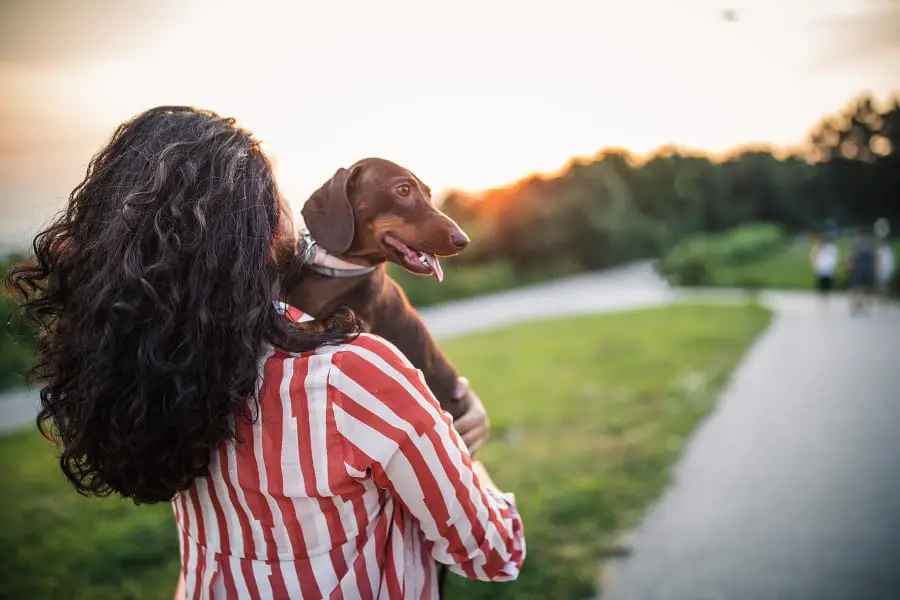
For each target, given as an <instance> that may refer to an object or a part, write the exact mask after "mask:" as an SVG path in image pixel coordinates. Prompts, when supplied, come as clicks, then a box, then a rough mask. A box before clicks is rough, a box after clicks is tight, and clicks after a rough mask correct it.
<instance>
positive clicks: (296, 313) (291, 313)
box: [274, 300, 315, 323]
mask: <svg viewBox="0 0 900 600" xmlns="http://www.w3.org/2000/svg"><path fill="white" fill-rule="evenodd" d="M274 304H275V310H276V311H277V312H278V314H279V315H283V316H284V317H286V318H288V319H289V320H291V321H293V322H294V323H305V322H307V321H315V318H314V317H313V316H312V315H308V314H306V313H305V312H303V311H302V310H300V309H299V308H297V307H296V306H291V305H290V304H288V303H287V302H282V301H281V300H275V301H274Z"/></svg>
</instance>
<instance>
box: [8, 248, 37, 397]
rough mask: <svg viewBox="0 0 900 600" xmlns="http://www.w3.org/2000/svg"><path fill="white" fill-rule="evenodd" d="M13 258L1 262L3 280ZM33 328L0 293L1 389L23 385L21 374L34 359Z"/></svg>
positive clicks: (14, 304) (23, 380) (9, 299)
mask: <svg viewBox="0 0 900 600" xmlns="http://www.w3.org/2000/svg"><path fill="white" fill-rule="evenodd" d="M11 266H12V259H8V260H6V261H0V275H2V279H3V280H5V279H6V276H7V274H8V273H9V269H10V267H11ZM34 342H35V332H34V329H33V328H32V327H31V326H29V325H27V324H26V323H25V322H24V320H23V319H22V317H21V315H19V314H17V312H16V303H15V302H14V301H13V300H12V299H11V298H10V297H9V296H7V295H6V294H5V293H2V292H0V390H3V389H7V388H11V387H18V386H21V385H24V383H25V379H24V377H23V373H24V372H25V371H26V370H27V369H28V367H29V366H30V365H31V359H32V357H33V356H34Z"/></svg>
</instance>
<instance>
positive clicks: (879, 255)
mask: <svg viewBox="0 0 900 600" xmlns="http://www.w3.org/2000/svg"><path fill="white" fill-rule="evenodd" d="M894 269H895V260H894V248H893V247H892V246H891V244H890V242H889V241H888V240H887V239H882V240H881V242H880V243H879V244H878V249H877V250H876V251H875V286H876V289H877V291H878V295H879V296H881V298H882V299H884V300H887V299H888V298H889V297H890V295H891V283H893V280H894Z"/></svg>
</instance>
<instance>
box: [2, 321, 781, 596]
mask: <svg viewBox="0 0 900 600" xmlns="http://www.w3.org/2000/svg"><path fill="white" fill-rule="evenodd" d="M769 318H770V315H769V313H768V311H766V310H765V309H763V308H760V307H758V306H749V305H748V306H692V305H684V306H675V307H670V308H664V309H653V310H642V311H637V312H631V313H625V314H618V315H606V316H592V317H579V318H573V319H564V320H558V321H549V322H544V323H539V324H532V325H520V326H515V327H510V328H508V329H503V330H500V331H495V332H491V333H485V334H481V335H476V336H471V337H467V338H462V339H458V340H453V341H450V342H448V343H447V344H446V345H445V346H446V348H447V351H448V352H449V354H450V356H451V358H452V359H453V361H454V362H455V363H456V364H457V365H458V366H459V367H460V370H461V372H463V373H465V374H466V375H467V376H469V378H470V379H471V380H472V382H473V386H474V387H475V389H476V390H477V391H478V392H479V394H480V395H481V396H482V398H483V400H484V401H485V403H486V404H487V406H488V408H489V410H490V413H491V418H492V421H493V427H494V440H492V442H491V443H490V444H488V446H486V447H485V448H484V450H483V451H482V454H481V456H480V458H482V459H483V460H484V461H485V463H486V464H487V465H488V466H489V468H490V470H491V472H492V474H493V476H494V478H495V480H496V481H497V483H498V484H499V485H500V486H501V487H504V488H507V489H508V490H509V491H513V492H515V493H516V496H517V498H518V501H519V505H520V510H521V512H522V515H523V518H524V520H525V530H526V535H527V540H528V559H527V561H526V565H525V568H524V570H523V572H522V574H521V577H520V579H519V581H517V582H516V583H511V584H490V585H488V584H479V583H473V582H465V581H463V580H461V579H458V578H456V577H451V578H450V582H449V583H450V585H449V590H448V592H449V594H448V596H449V597H450V598H453V599H457V598H458V599H463V598H466V599H468V598H476V599H477V598H534V599H538V598H540V599H546V598H553V599H557V598H559V599H568V598H574V599H583V598H587V597H590V596H591V595H592V593H593V586H594V583H595V579H596V574H597V572H598V564H599V562H600V561H601V560H602V559H603V558H604V557H605V556H608V555H609V554H610V553H611V552H614V551H615V543H614V539H615V536H616V534H618V533H620V532H622V531H624V530H627V529H628V528H629V527H631V526H633V525H634V524H635V523H636V522H637V520H638V519H639V518H640V516H641V515H642V514H643V512H644V510H645V509H646V507H647V505H648V504H649V503H650V502H651V501H652V500H653V499H655V498H656V497H657V496H658V495H659V493H660V491H661V490H662V489H663V487H664V486H665V484H666V481H667V473H668V470H669V467H670V465H671V464H672V463H673V461H674V460H675V459H676V458H677V456H678V455H679V453H680V452H681V449H682V447H683V445H684V442H685V440H686V438H687V436H688V435H689V434H690V432H691V431H692V430H693V429H694V427H696V425H697V423H698V422H699V421H700V419H702V418H703V416H704V415H705V414H707V412H708V411H709V410H710V408H712V406H713V404H714V400H715V397H716V395H717V394H718V392H719V390H720V389H721V388H722V386H723V384H724V383H725V382H726V380H727V379H728V377H729V374H730V373H731V371H732V369H733V367H734V366H735V365H736V363H737V362H738V361H739V360H740V358H741V356H742V355H743V353H744V351H745V350H746V349H747V347H748V346H749V344H750V343H751V342H752V341H753V339H754V338H755V337H756V336H757V335H758V334H759V333H760V332H761V331H762V330H763V329H764V328H765V327H766V326H767V324H768V322H769ZM0 466H2V467H3V472H4V474H5V476H4V478H3V482H4V483H3V484H2V486H3V487H2V488H0V495H2V498H3V505H2V513H0V539H2V542H3V548H5V549H6V556H7V558H6V559H5V560H3V561H0V565H2V566H0V582H2V583H0V598H29V599H30V600H41V599H44V598H47V599H50V598H52V599H54V600H65V599H85V600H87V599H90V600H104V599H116V600H127V599H129V598H148V599H156V598H159V599H162V598H170V597H171V592H172V585H173V583H174V578H175V574H176V573H177V570H178V565H177V544H176V540H175V536H174V524H173V520H172V513H171V509H170V508H169V506H168V505H164V506H151V507H148V506H142V507H135V506H133V505H131V504H128V503H125V502H121V501H118V500H114V499H106V500H88V499H85V498H82V497H80V496H78V495H77V494H76V493H75V492H74V491H72V490H71V489H70V488H69V487H68V486H67V484H66V483H65V481H64V480H63V477H62V475H61V474H60V472H59V470H58V467H57V465H56V462H55V460H54V457H53V449H52V447H51V446H50V445H49V444H47V443H46V442H44V441H43V440H42V439H41V438H40V437H39V436H37V435H36V434H34V433H31V432H28V433H23V434H18V435H15V436H12V437H7V438H3V439H0Z"/></svg>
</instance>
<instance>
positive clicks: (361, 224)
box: [302, 158, 469, 280]
mask: <svg viewBox="0 0 900 600" xmlns="http://www.w3.org/2000/svg"><path fill="white" fill-rule="evenodd" d="M302 214H303V220H304V221H305V222H306V227H307V228H308V229H309V232H310V233H311V234H312V237H313V239H315V240H316V242H317V243H318V244H319V245H320V246H322V247H323V248H324V249H325V250H327V251H328V252H329V253H331V254H334V255H336V256H341V257H344V258H349V259H354V258H356V259H362V260H366V261H369V262H374V263H377V262H383V261H385V260H389V261H391V262H394V263H396V264H398V265H400V266H401V267H403V268H404V269H406V270H407V271H409V272H411V273H415V274H416V275H429V274H431V275H434V277H435V278H437V279H438V280H440V279H441V278H442V277H443V272H442V270H441V265H440V262H439V261H438V258H437V257H439V256H453V255H455V254H458V253H459V252H461V251H462V250H463V249H464V248H465V247H466V246H467V245H468V244H469V238H468V236H467V235H466V234H465V233H464V232H463V230H462V229H460V228H459V225H457V224H456V223H454V222H453V219H451V218H450V217H448V216H447V215H445V214H444V213H442V212H441V211H439V210H438V209H437V208H435V207H434V206H433V205H432V204H431V190H430V189H428V186H427V185H425V184H424V183H422V181H421V180H420V179H419V178H418V177H416V176H415V175H413V173H412V172H410V171H409V170H407V169H404V168H403V167H401V166H399V165H396V164H394V163H392V162H390V161H387V160H384V159H380V158H367V159H364V160H361V161H359V162H357V163H356V164H354V165H353V166H351V167H350V168H349V169H344V168H341V169H338V171H337V172H336V173H335V174H334V175H333V176H332V177H331V179H329V180H328V181H327V182H325V184H324V185H323V186H322V187H320V188H319V189H318V190H316V191H315V192H314V193H313V195H312V196H310V198H309V200H307V201H306V204H305V205H304V206H303V210H302Z"/></svg>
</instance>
